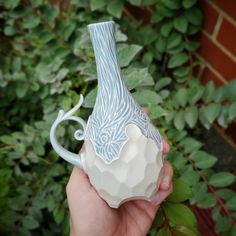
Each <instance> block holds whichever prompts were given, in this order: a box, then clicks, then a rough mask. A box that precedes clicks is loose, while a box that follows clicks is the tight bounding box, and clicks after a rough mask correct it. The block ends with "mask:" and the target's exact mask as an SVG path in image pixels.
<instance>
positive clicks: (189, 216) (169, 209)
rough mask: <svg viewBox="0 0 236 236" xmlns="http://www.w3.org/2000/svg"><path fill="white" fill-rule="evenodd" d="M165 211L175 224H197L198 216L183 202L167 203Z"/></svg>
mask: <svg viewBox="0 0 236 236" xmlns="http://www.w3.org/2000/svg"><path fill="white" fill-rule="evenodd" d="M163 208H164V211H165V214H166V217H167V218H168V219H169V220H170V221H171V222H172V223H173V224H175V225H185V226H190V227H191V226H192V227H193V226H196V223H197V222H196V218H195V216H194V214H193V213H192V211H191V210H190V209H189V208H188V207H187V206H185V205H183V204H178V203H170V202H168V203H165V204H164V206H163Z"/></svg>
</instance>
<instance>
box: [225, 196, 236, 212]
mask: <svg viewBox="0 0 236 236" xmlns="http://www.w3.org/2000/svg"><path fill="white" fill-rule="evenodd" d="M226 207H227V208H228V209H230V210H233V211H235V210H236V197H235V196H234V198H231V199H229V200H227V201H226Z"/></svg>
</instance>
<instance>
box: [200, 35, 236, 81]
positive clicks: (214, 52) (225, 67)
mask: <svg viewBox="0 0 236 236" xmlns="http://www.w3.org/2000/svg"><path fill="white" fill-rule="evenodd" d="M200 44H201V47H200V49H199V51H198V53H199V54H200V55H201V56H202V57H203V58H204V59H205V60H206V61H207V62H208V63H209V64H210V65H211V66H212V67H213V68H215V69H216V70H217V71H218V72H219V73H220V74H221V75H222V76H223V77H224V78H225V80H228V81H229V80H232V79H235V77H236V62H235V61H233V59H231V58H230V57H229V56H228V55H227V54H225V53H224V52H223V51H222V50H221V49H220V48H218V47H217V45H216V44H215V43H214V42H213V41H211V39H209V38H208V37H207V36H206V35H205V34H204V33H202V34H201V36H200Z"/></svg>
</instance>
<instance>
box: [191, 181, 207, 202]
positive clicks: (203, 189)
mask: <svg viewBox="0 0 236 236" xmlns="http://www.w3.org/2000/svg"><path fill="white" fill-rule="evenodd" d="M192 193H193V196H192V198H191V200H190V203H191V204H195V205H196V204H198V202H202V200H203V198H204V196H205V195H206V193H207V184H206V183H205V182H202V181H200V182H198V183H196V184H195V185H194V186H193V190H192Z"/></svg>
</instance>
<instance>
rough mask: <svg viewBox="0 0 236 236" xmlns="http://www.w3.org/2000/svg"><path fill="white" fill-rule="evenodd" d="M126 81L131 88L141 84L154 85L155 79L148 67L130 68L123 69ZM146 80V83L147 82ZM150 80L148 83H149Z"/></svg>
mask: <svg viewBox="0 0 236 236" xmlns="http://www.w3.org/2000/svg"><path fill="white" fill-rule="evenodd" d="M123 75H124V81H125V84H126V87H127V88H128V89H129V90H132V89H134V88H136V87H137V86H139V85H143V84H146V85H153V84H154V81H153V78H152V76H151V74H150V73H149V72H148V69H147V68H131V69H130V68H128V69H125V70H124V71H123ZM145 82H146V83H145ZM147 82H148V83H147Z"/></svg>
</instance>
